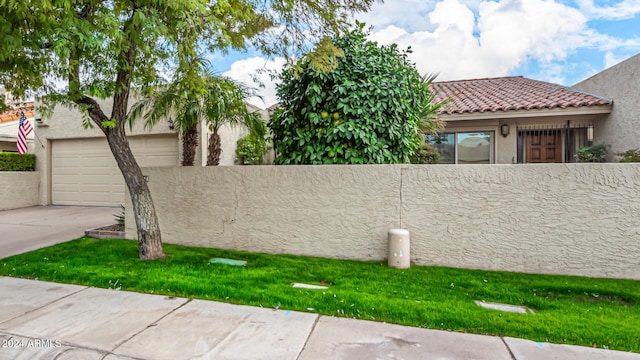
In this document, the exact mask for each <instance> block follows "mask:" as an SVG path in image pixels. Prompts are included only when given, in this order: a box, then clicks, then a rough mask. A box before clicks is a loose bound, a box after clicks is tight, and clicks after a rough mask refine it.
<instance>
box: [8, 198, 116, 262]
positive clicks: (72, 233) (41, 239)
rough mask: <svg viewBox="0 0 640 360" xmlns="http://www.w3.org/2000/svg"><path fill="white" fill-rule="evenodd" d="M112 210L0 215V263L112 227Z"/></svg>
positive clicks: (44, 209) (45, 209)
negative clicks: (3, 260) (10, 257)
mask: <svg viewBox="0 0 640 360" xmlns="http://www.w3.org/2000/svg"><path fill="white" fill-rule="evenodd" d="M118 211H119V209H118V208H114V207H87V206H34V207H28V208H22V209H15V210H4V211H0V259H1V258H5V257H9V256H12V255H17V254H21V253H24V252H28V251H32V250H36V249H39V248H42V247H46V246H51V245H53V244H57V243H61V242H65V241H69V240H72V239H76V238H79V237H81V236H83V235H84V231H85V230H87V229H91V228H95V227H99V226H104V225H111V224H115V223H116V220H115V218H114V214H116V213H117V212H118Z"/></svg>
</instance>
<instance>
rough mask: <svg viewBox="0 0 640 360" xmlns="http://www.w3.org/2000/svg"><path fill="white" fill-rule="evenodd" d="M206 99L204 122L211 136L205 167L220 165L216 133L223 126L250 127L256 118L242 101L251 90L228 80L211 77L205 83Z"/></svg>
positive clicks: (250, 94) (218, 140)
mask: <svg viewBox="0 0 640 360" xmlns="http://www.w3.org/2000/svg"><path fill="white" fill-rule="evenodd" d="M207 84H208V85H209V86H208V87H207V90H208V93H207V98H208V99H211V101H208V102H207V103H206V105H205V113H206V121H207V123H208V125H209V130H210V131H211V135H210V136H209V147H208V156H207V166H217V165H219V164H220V154H221V153H222V144H221V142H220V134H219V133H218V131H219V130H220V128H221V127H222V125H224V124H231V125H234V124H239V123H242V124H245V125H247V126H250V125H251V123H252V121H254V120H255V118H256V113H251V112H250V111H249V110H248V109H247V104H246V103H245V102H244V99H246V98H248V97H250V96H252V95H254V94H253V93H252V91H251V89H249V88H247V87H245V86H243V85H241V84H238V83H236V82H234V81H233V80H231V79H228V78H221V77H212V78H209V79H208V81H207Z"/></svg>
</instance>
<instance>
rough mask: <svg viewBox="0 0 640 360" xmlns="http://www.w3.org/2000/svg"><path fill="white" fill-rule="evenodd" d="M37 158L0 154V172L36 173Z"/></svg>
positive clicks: (8, 153) (7, 153) (32, 155)
mask: <svg viewBox="0 0 640 360" xmlns="http://www.w3.org/2000/svg"><path fill="white" fill-rule="evenodd" d="M35 170H36V156H35V155H34V154H23V155H20V154H18V153H11V152H0V171H35Z"/></svg>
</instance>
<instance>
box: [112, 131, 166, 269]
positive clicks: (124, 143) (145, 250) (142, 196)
mask: <svg viewBox="0 0 640 360" xmlns="http://www.w3.org/2000/svg"><path fill="white" fill-rule="evenodd" d="M107 141H108V143H109V147H110V148H111V152H112V153H113V156H114V158H115V159H116V163H117V164H118V167H119V168H120V171H121V172H122V176H123V177H124V182H125V184H127V188H128V189H129V195H130V196H131V204H132V206H133V209H132V210H133V214H134V216H135V220H136V227H137V229H138V253H139V255H140V259H142V260H155V259H160V258H164V257H166V255H165V253H164V251H163V249H162V238H161V236H160V226H159V224H158V218H157V216H156V209H155V207H154V205H153V200H152V199H151V192H150V191H149V186H147V181H146V179H145V177H144V175H143V174H142V170H140V166H138V163H137V162H136V159H135V157H134V156H133V153H132V152H131V147H130V146H129V141H128V140H127V138H126V135H125V132H124V129H121V128H120V127H116V128H114V129H111V130H110V131H108V132H107Z"/></svg>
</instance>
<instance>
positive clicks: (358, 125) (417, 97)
mask: <svg viewBox="0 0 640 360" xmlns="http://www.w3.org/2000/svg"><path fill="white" fill-rule="evenodd" d="M359 25H360V26H359V27H358V29H356V30H354V31H351V32H350V33H348V34H346V35H344V36H342V37H338V38H335V39H334V40H333V43H334V44H333V45H335V46H336V47H338V48H340V49H342V51H343V52H344V54H343V55H339V56H337V57H336V58H328V59H326V61H325V63H326V64H330V65H332V66H333V69H332V70H330V71H320V70H318V68H317V67H316V66H315V65H314V63H312V61H311V60H309V59H307V58H303V59H302V60H300V61H299V62H298V63H297V64H296V65H295V66H292V67H289V68H287V69H285V70H284V71H283V73H282V75H281V82H280V84H279V85H278V88H277V94H278V97H279V99H280V108H279V109H277V110H276V111H275V112H274V115H273V116H272V118H271V121H270V123H269V126H270V127H271V130H272V133H273V140H274V146H275V148H276V159H275V163H276V164H380V163H407V162H409V161H410V157H411V156H412V155H414V154H415V152H416V150H417V149H418V148H419V146H420V143H421V141H420V140H421V136H420V133H419V129H420V128H423V129H425V128H426V129H435V128H438V126H433V124H435V123H437V120H435V118H434V117H433V116H432V115H433V114H434V113H435V110H436V109H437V105H434V104H433V103H432V100H433V96H432V94H431V93H430V92H429V84H430V83H431V81H432V80H433V77H425V78H423V77H422V76H420V74H419V73H418V71H417V70H416V68H415V65H414V64H413V63H411V62H410V61H409V60H408V58H407V53H408V51H400V50H398V47H397V45H395V44H393V45H390V46H378V44H377V43H376V42H373V41H369V40H367V39H366V36H367V33H366V32H364V31H363V28H364V24H359ZM324 45H325V46H326V44H324ZM425 125H426V126H425Z"/></svg>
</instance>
